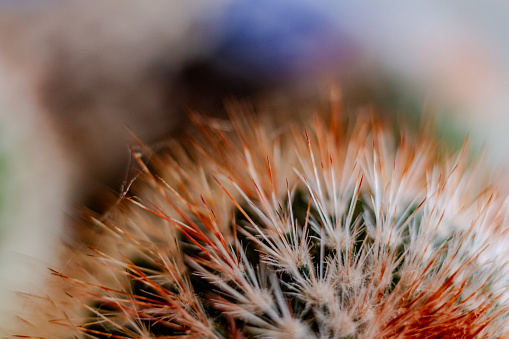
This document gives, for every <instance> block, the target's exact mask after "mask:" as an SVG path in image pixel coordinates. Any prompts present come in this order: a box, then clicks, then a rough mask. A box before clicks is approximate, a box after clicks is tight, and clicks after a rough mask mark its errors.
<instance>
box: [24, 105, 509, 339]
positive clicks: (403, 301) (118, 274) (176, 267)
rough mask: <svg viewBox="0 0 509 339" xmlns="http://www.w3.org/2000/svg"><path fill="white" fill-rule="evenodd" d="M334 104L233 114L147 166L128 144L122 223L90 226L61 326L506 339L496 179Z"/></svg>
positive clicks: (243, 109) (461, 157)
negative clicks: (89, 242) (303, 110)
mask: <svg viewBox="0 0 509 339" xmlns="http://www.w3.org/2000/svg"><path fill="white" fill-rule="evenodd" d="M322 106H327V107H326V108H323V107H322V108H320V109H319V111H320V112H321V113H318V114H316V115H315V116H314V119H310V120H305V121H304V122H300V123H299V122H295V123H294V125H291V126H290V125H288V123H286V124H278V123H277V122H276V119H273V118H270V117H269V116H270V115H267V114H266V115H257V116H256V118H255V117H254V116H253V115H250V114H249V112H247V111H249V110H250V108H249V107H248V106H247V105H243V104H239V103H237V104H231V105H230V106H229V110H230V112H232V114H231V118H230V119H229V120H228V121H221V120H214V119H208V118H204V117H198V115H193V117H194V121H195V125H196V127H197V128H196V130H195V131H194V132H193V133H192V134H190V135H189V137H188V138H187V139H186V141H185V142H183V143H171V142H170V143H168V144H167V145H165V147H162V149H161V150H160V151H158V152H157V154H151V155H152V156H151V157H150V161H145V159H146V157H145V156H147V153H150V152H141V151H140V152H138V151H133V157H134V159H136V160H137V161H138V163H139V165H140V168H141V171H140V172H139V173H138V175H137V176H136V178H135V179H134V180H133V181H132V182H130V183H129V185H128V189H126V191H125V194H124V195H123V198H122V200H121V201H120V202H119V204H118V207H117V210H116V211H115V213H113V215H114V216H111V215H110V217H109V218H95V217H91V216H90V225H89V226H88V227H89V228H90V229H92V230H93V232H95V233H98V234H100V235H99V236H98V237H97V239H96V240H95V241H94V245H93V246H91V247H90V248H87V249H79V250H76V249H73V250H71V253H72V256H71V257H70V258H71V259H70V260H71V263H72V265H71V264H69V263H68V262H67V261H66V266H65V267H73V265H75V266H76V268H73V269H71V270H69V269H67V271H66V269H62V270H54V271H52V272H53V275H54V276H55V279H54V281H53V283H54V284H55V285H56V286H58V289H62V290H64V291H65V293H66V295H65V297H63V299H65V302H62V301H60V302H57V301H55V300H53V301H52V302H53V304H54V305H56V306H53V307H54V308H56V309H57V311H55V312H54V313H53V318H52V319H51V323H52V324H53V325H56V326H57V327H59V328H66V329H68V330H69V332H68V335H69V336H76V337H84V338H140V339H141V338H144V339H145V338H214V339H223V338H267V339H268V338H273V339H277V338H295V339H297V338H302V339H304V338H305V339H308V338H498V337H507V336H508V335H509V332H508V330H509V327H508V321H507V314H508V310H509V309H508V302H507V296H508V291H507V283H508V281H507V274H506V273H507V272H506V270H507V269H506V260H507V238H508V235H507V224H508V222H509V213H508V212H507V211H508V209H507V206H506V205H507V201H508V200H507V194H505V193H504V191H503V188H502V187H496V186H495V185H494V184H497V181H496V180H498V179H497V177H496V176H494V175H492V174H490V173H489V171H488V170H487V169H486V168H484V167H483V166H482V160H480V159H479V160H477V161H475V160H472V159H470V156H469V154H468V146H466V145H465V146H464V147H463V148H462V149H461V150H460V152H459V153H454V152H451V151H449V150H447V148H446V147H444V146H443V145H441V144H440V143H439V142H438V141H437V140H436V139H434V138H433V137H432V135H431V133H430V132H429V131H427V130H426V129H423V130H420V131H415V130H412V129H405V128H403V127H401V126H394V124H393V123H390V122H387V121H386V119H384V117H380V116H376V115H375V114H374V113H372V112H363V111H362V110H359V111H358V112H354V114H346V113H344V112H342V111H341V108H340V106H341V105H340V104H339V103H338V102H336V101H334V100H332V101H331V102H329V103H328V104H327V105H322ZM322 111H327V112H330V113H325V112H322ZM145 151H146V149H145ZM141 154H143V156H142V155H141ZM92 225H93V226H92ZM92 227H95V228H92ZM64 303H65V304H66V305H74V306H68V308H64V307H63V306H62V305H63V304H64ZM71 310H73V311H71ZM55 314H58V316H57V315H55ZM27 327H28V326H27ZM45 336H46V335H45ZM50 336H51V335H48V336H47V337H50ZM38 337H40V334H39V335H38Z"/></svg>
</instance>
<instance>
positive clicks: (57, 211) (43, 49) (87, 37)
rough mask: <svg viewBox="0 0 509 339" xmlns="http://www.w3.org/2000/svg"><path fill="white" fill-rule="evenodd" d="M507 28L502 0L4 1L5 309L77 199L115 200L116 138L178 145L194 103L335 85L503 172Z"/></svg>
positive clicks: (0, 245)
mask: <svg viewBox="0 0 509 339" xmlns="http://www.w3.org/2000/svg"><path fill="white" fill-rule="evenodd" d="M508 34H509V5H506V4H504V3H501V2H497V3H484V2H483V3H481V2H480V1H479V2H475V3H468V4H465V3H458V4H456V3H447V4H438V3H430V4H424V3H422V4H398V5H395V4H391V3H385V2H381V3H380V2H379V3H376V4H369V5H368V4H362V3H358V2H355V1H320V2H315V1H311V0H294V1H292V2H286V1H270V0H258V1H247V0H246V1H237V2H233V1H229V0H209V1H205V0H203V1H202V0H191V1H180V2H179V1H173V2H144V1H134V0H124V1H119V0H111V1H107V2H104V1H97V0H93V1H87V2H84V1H59V0H43V1H40V0H39V1H38V0H0V300H2V302H1V303H0V304H1V308H2V309H1V310H0V312H3V313H2V314H4V315H6V314H11V315H12V314H14V313H20V314H21V313H22V311H23V310H22V308H23V305H22V304H21V305H20V304H17V303H16V302H14V301H13V300H14V299H13V298H14V297H13V293H11V292H10V291H13V290H21V291H25V292H31V293H40V292H41V286H43V281H44V276H45V275H46V274H47V267H49V266H52V267H55V264H54V263H55V262H57V261H56V258H57V248H58V246H60V245H59V244H60V243H59V239H61V238H62V237H65V236H66V232H67V233H68V231H69V230H68V228H66V226H65V225H66V224H69V220H70V219H72V217H73V211H74V208H75V206H77V205H82V204H85V205H86V206H88V207H90V208H93V209H96V210H98V211H101V209H102V208H103V203H102V201H101V196H102V195H103V194H104V192H105V187H109V188H111V189H112V190H113V191H118V189H119V186H120V184H121V183H122V180H124V178H125V175H126V168H127V167H128V160H129V151H128V148H127V146H126V145H127V144H128V142H129V141H130V140H131V139H130V136H129V133H128V132H127V131H128V130H129V131H132V132H133V133H134V134H135V135H137V136H138V137H139V138H141V139H142V140H143V141H144V142H147V143H148V144H151V143H154V142H156V141H157V140H159V139H160V138H164V137H168V136H176V137H178V135H179V134H180V132H181V131H182V130H184V129H185V128H184V126H185V125H186V110H187V109H188V108H189V107H192V108H196V109H198V110H199V111H202V112H207V113H209V114H212V113H214V112H216V113H217V114H219V115H221V114H222V113H223V112H222V108H221V107H222V106H221V105H222V101H223V100H224V99H225V98H227V97H231V96H234V97H240V98H248V99H249V98H251V99H253V100H254V99H255V98H260V97H262V98H263V97H268V96H275V95H281V96H285V97H292V98H295V100H306V99H308V98H312V97H314V96H316V95H318V96H320V95H322V94H323V93H321V92H323V91H324V88H325V91H326V88H327V84H329V83H331V82H334V83H338V84H340V85H341V87H342V89H343V93H344V95H345V97H346V99H347V100H352V101H355V102H359V103H365V104H369V103H374V102H376V104H377V105H379V107H381V109H382V110H386V111H388V112H391V111H396V113H398V114H402V115H401V116H404V115H405V114H406V115H409V116H410V115H419V114H423V113H424V112H431V113H432V114H435V115H436V125H437V130H438V132H439V134H441V137H443V138H444V140H446V141H447V142H451V144H461V142H462V141H463V139H464V138H465V137H466V136H467V135H468V136H469V138H470V140H471V143H472V145H473V148H474V150H475V149H479V148H480V147H481V145H485V148H486V149H487V153H488V157H487V159H490V162H489V163H487V164H486V166H507V165H508V164H509V144H508V141H509V137H508V135H509V134H508V133H507V131H506V130H507V128H508V127H507V126H509V38H508ZM66 230H67V231H66ZM42 290H43V288H42ZM4 301H5V302H4ZM0 319H8V318H7V317H6V316H0ZM2 321H5V322H6V321H7V320H2ZM2 321H0V325H2ZM0 327H1V326H0Z"/></svg>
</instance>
